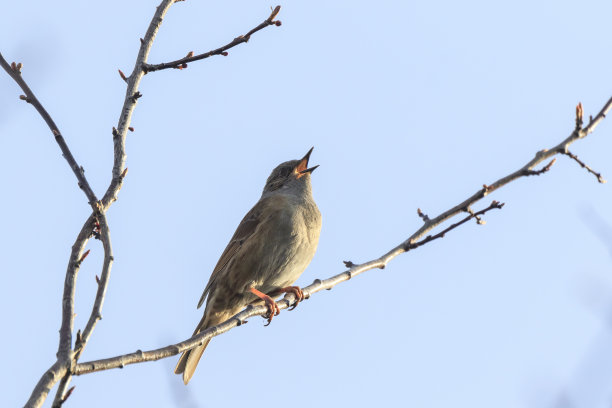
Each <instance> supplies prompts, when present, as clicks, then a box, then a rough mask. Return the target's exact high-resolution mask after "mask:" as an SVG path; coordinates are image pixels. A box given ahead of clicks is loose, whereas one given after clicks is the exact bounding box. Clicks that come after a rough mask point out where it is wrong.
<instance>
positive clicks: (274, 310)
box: [250, 288, 280, 326]
mask: <svg viewBox="0 0 612 408" xmlns="http://www.w3.org/2000/svg"><path fill="white" fill-rule="evenodd" d="M250 291H251V293H252V294H254V295H255V296H257V297H258V298H260V299H261V300H263V301H264V302H265V303H266V307H267V308H268V313H267V314H266V316H265V317H266V318H267V319H268V323H267V324H265V326H268V325H269V324H270V323H271V322H272V318H273V317H274V316H278V314H279V313H280V308H279V307H278V305H277V304H276V302H275V301H274V299H272V298H271V297H270V296H268V295H266V294H265V293H263V292H260V291H258V290H257V289H255V288H251V289H250Z"/></svg>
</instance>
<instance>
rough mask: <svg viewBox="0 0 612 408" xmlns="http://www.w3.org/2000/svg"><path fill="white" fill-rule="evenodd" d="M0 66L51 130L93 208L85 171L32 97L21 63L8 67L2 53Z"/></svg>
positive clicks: (94, 196) (49, 116)
mask: <svg viewBox="0 0 612 408" xmlns="http://www.w3.org/2000/svg"><path fill="white" fill-rule="evenodd" d="M0 66H2V68H4V70H5V71H6V72H7V73H8V74H9V76H10V77H11V78H13V80H14V81H15V82H16V83H17V85H19V87H20V88H21V89H22V90H23V92H25V95H21V96H20V97H19V98H20V99H22V100H25V101H26V102H28V103H30V104H32V106H34V108H35V109H36V110H37V111H38V113H39V114H40V116H42V118H43V120H44V121H45V123H46V124H47V126H49V129H51V133H53V136H54V137H55V141H56V142H57V144H58V145H59V147H60V149H61V150H62V155H63V156H64V159H66V161H67V162H68V165H69V166H70V168H71V169H72V172H73V173H74V175H75V176H76V178H77V180H78V183H79V187H80V188H81V190H83V192H84V193H85V196H86V197H87V199H88V200H89V204H90V205H92V206H94V205H95V204H94V203H95V202H96V201H98V198H97V197H96V195H95V194H94V192H93V190H92V189H91V187H90V185H89V182H88V181H87V178H86V177H85V170H83V167H81V166H79V164H78V163H77V161H76V159H75V158H74V156H73V155H72V152H71V151H70V149H69V148H68V145H67V144H66V141H65V140H64V137H63V136H62V134H61V133H60V131H59V128H58V127H57V125H56V124H55V122H54V121H53V119H52V118H51V115H49V112H47V110H46V109H45V108H44V107H43V106H42V104H41V103H40V101H39V100H38V98H37V97H36V95H34V92H32V90H31V89H30V87H29V86H28V84H27V83H26V81H25V80H24V79H23V77H22V76H21V68H22V64H21V62H20V63H17V64H16V63H14V62H13V63H12V64H11V65H9V63H8V62H7V61H6V60H5V59H4V57H3V56H2V53H0Z"/></svg>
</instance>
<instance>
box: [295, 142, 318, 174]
mask: <svg viewBox="0 0 612 408" xmlns="http://www.w3.org/2000/svg"><path fill="white" fill-rule="evenodd" d="M313 149H314V146H313V147H311V148H310V150H309V151H308V153H306V155H305V156H304V157H302V160H300V162H299V163H298V165H297V167H296V168H295V171H296V172H297V173H298V178H300V177H302V176H303V175H304V174H306V173H312V172H313V171H314V170H315V169H316V168H317V167H319V165H318V164H317V165H316V166H312V167H310V168H308V160H309V159H310V154H311V153H312V150H313Z"/></svg>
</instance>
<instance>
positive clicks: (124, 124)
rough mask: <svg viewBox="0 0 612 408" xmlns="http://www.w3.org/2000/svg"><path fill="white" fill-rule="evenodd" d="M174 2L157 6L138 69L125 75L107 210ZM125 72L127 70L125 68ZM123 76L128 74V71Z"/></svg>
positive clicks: (120, 180)
mask: <svg viewBox="0 0 612 408" xmlns="http://www.w3.org/2000/svg"><path fill="white" fill-rule="evenodd" d="M173 3H174V0H163V1H162V2H161V4H160V5H159V6H157V10H156V11H155V14H154V15H153V18H152V19H151V23H149V28H148V29H147V33H146V34H145V36H144V39H142V40H141V41H140V50H139V51H138V56H137V57H136V62H135V64H134V69H133V70H132V73H131V74H130V76H129V77H126V79H125V80H126V82H127V89H126V91H125V100H124V102H123V107H122V108H121V113H120V115H119V123H118V124H117V128H116V129H114V131H113V144H114V151H115V154H114V163H113V173H112V174H113V177H112V179H111V182H110V185H109V186H108V189H107V190H106V192H105V193H104V197H102V200H101V201H102V209H103V210H104V211H105V210H106V209H108V207H109V206H110V205H111V204H112V203H113V202H114V201H116V200H117V194H118V193H119V190H120V189H121V186H122V185H123V177H121V174H122V173H123V171H124V168H125V158H126V154H125V137H126V134H127V132H128V128H129V127H130V122H131V120H132V113H133V112H134V108H135V107H136V102H137V100H138V98H140V97H142V94H141V93H140V92H139V91H138V87H139V85H140V81H141V80H142V77H143V75H144V71H143V70H142V67H143V66H144V65H146V63H147V58H148V57H149V52H150V51H151V47H152V45H153V41H154V40H155V36H156V35H157V32H158V31H159V27H160V26H161V24H162V22H163V20H164V16H165V15H166V13H167V12H168V9H169V8H170V6H172V4H173ZM121 74H123V72H121ZM121 74H120V75H121ZM123 76H124V77H125V75H123Z"/></svg>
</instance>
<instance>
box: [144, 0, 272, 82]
mask: <svg viewBox="0 0 612 408" xmlns="http://www.w3.org/2000/svg"><path fill="white" fill-rule="evenodd" d="M280 8H281V7H280V6H276V7H275V8H274V10H272V14H270V16H269V17H268V18H267V19H265V20H264V22H263V23H261V24H260V25H258V26H257V27H255V28H253V29H252V30H251V31H249V32H248V33H246V34H244V35H239V36H238V37H236V38H234V39H233V40H232V41H231V42H229V43H228V44H226V45H224V46H222V47H219V48H217V49H216V50H212V51H208V52H205V53H203V54H198V55H193V51H190V52H189V53H188V54H187V56H186V57H184V58H181V59H178V60H176V61H171V62H164V63H162V64H155V65H151V64H143V65H142V69H143V70H144V72H145V74H146V73H147V72H153V71H160V70H162V69H168V68H176V69H184V68H187V63H188V62H192V61H198V60H202V59H205V58H208V57H212V56H213V55H223V56H225V57H226V56H227V55H228V53H227V50H229V49H230V48H233V47H235V46H237V45H239V44H242V43H245V42H247V41H249V40H250V39H251V36H252V35H253V34H255V33H256V32H258V31H259V30H263V29H264V28H266V27H268V26H271V25H275V26H280V25H281V22H280V21H278V20H274V19H275V18H276V16H277V15H278V13H279V12H280Z"/></svg>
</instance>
